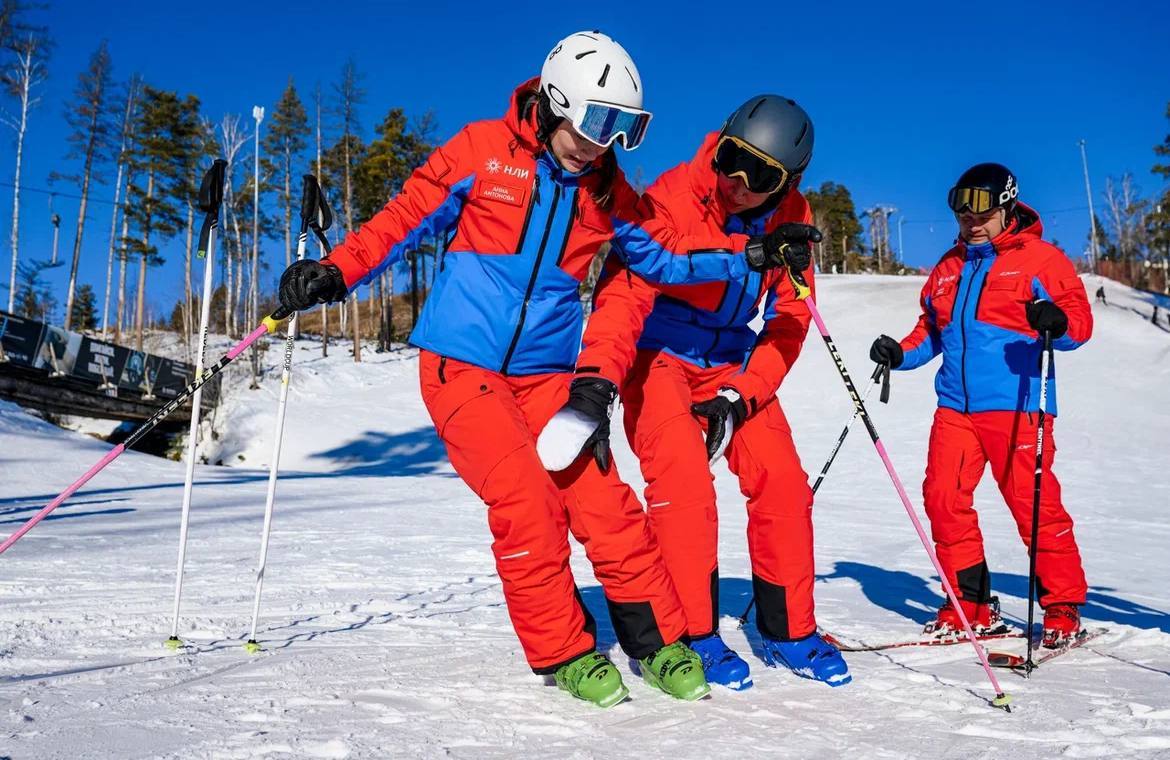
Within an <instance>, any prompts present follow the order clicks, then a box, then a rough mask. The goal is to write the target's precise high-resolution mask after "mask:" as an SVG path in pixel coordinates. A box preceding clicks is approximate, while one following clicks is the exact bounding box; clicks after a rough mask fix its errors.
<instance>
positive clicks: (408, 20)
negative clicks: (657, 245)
mask: <svg viewBox="0 0 1170 760" xmlns="http://www.w3.org/2000/svg"><path fill="white" fill-rule="evenodd" d="M50 2H51V6H50V7H49V9H48V10H47V11H45V12H43V13H41V14H40V17H39V18H40V20H41V21H42V22H43V23H45V24H47V25H48V26H49V28H50V33H51V35H52V37H53V39H54V42H55V44H56V47H55V50H54V52H53V56H52V59H51V60H50V62H49V74H50V78H49V80H48V82H47V83H46V85H45V86H44V87H43V89H42V97H43V100H42V103H41V105H40V107H39V108H38V109H37V110H35V111H34V112H33V113H32V114H31V117H30V129H29V134H28V137H27V141H26V152H25V166H24V171H23V177H22V184H23V185H26V186H31V187H37V188H47V187H48V182H47V177H48V174H49V172H50V171H53V170H58V171H66V170H71V169H72V168H73V167H71V166H69V165H68V164H67V163H66V162H65V161H64V155H65V135H66V126H65V123H64V119H63V117H62V114H63V111H64V109H65V107H66V103H67V102H68V100H69V99H70V96H71V93H72V91H73V89H74V87H75V84H76V80H77V75H78V73H79V72H80V71H81V70H82V69H83V68H84V67H85V65H86V63H87V61H88V59H89V56H90V54H91V53H92V52H93V50H94V49H95V48H96V47H97V45H98V43H99V42H100V41H101V40H102V39H105V40H107V41H108V43H109V46H110V51H111V54H112V57H113V62H114V67H115V76H116V77H117V78H118V79H124V78H126V77H127V76H128V75H129V74H130V73H131V72H134V71H138V72H141V73H142V74H143V75H144V76H145V77H146V79H147V81H148V82H149V83H150V84H152V85H154V86H156V87H160V88H167V89H174V90H178V91H180V92H181V93H187V92H191V93H194V94H196V95H198V96H199V97H200V99H201V100H202V102H203V109H204V113H206V114H207V115H209V116H210V117H211V118H212V119H213V120H216V121H218V119H219V118H220V117H221V116H222V115H223V114H224V113H227V112H231V113H238V114H244V115H250V113H251V108H252V106H253V105H263V106H265V107H266V108H268V110H269V111H270V112H271V109H272V107H273V106H274V104H275V101H276V99H277V98H278V97H279V95H280V92H281V90H282V89H283V87H284V86H285V83H286V81H287V79H288V77H289V76H292V77H293V78H294V80H295V82H296V84H297V86H298V88H299V89H300V90H301V94H302V97H303V98H304V99H305V100H306V101H309V100H310V99H311V97H312V96H311V93H312V90H313V88H314V87H315V86H316V85H317V84H320V85H321V86H322V89H323V91H324V92H326V93H329V92H330V91H331V84H332V82H334V81H335V80H336V79H337V78H338V75H339V72H340V70H341V68H342V66H343V64H344V63H345V61H346V60H347V59H350V58H352V59H353V60H354V61H355V62H356V64H357V66H358V68H359V70H360V71H362V72H363V73H364V74H365V79H364V82H363V84H364V86H365V88H366V90H367V100H366V104H365V105H364V106H363V107H362V108H361V111H360V113H361V118H362V122H363V124H364V125H366V128H367V133H370V132H372V128H373V125H374V124H375V123H376V122H377V121H378V120H380V119H381V117H382V116H383V115H384V114H385V113H386V111H387V110H389V109H390V108H391V107H393V106H403V107H405V108H406V109H407V111H408V112H409V113H421V112H423V111H425V110H426V109H433V110H434V111H435V113H436V115H437V116H438V121H439V134H440V136H441V137H442V138H446V137H449V136H450V135H451V134H452V133H454V132H455V131H456V130H458V129H459V128H460V127H461V126H462V125H463V124H464V123H466V122H467V121H471V120H474V119H481V118H493V117H496V116H499V115H500V114H502V112H503V109H504V108H505V105H506V103H507V98H508V94H509V92H510V91H511V89H512V87H514V86H515V85H516V84H517V83H519V82H520V81H522V80H523V79H525V78H527V77H529V76H532V75H535V74H537V73H539V67H540V64H541V62H542V60H543V56H544V55H545V54H546V53H547V51H548V50H549V49H550V48H551V47H552V45H553V44H554V43H555V42H556V41H557V40H558V39H559V38H561V37H563V36H565V35H566V34H568V33H570V32H573V31H577V30H579V29H591V28H596V29H601V30H602V31H605V32H607V33H609V34H611V35H612V36H614V37H616V38H617V39H618V40H619V41H620V42H622V44H623V45H625V46H626V47H627V48H628V49H629V50H630V52H631V54H632V55H633V56H634V59H635V61H636V62H637V64H638V66H639V69H640V70H641V74H642V79H643V82H644V84H645V88H646V93H647V107H648V108H649V109H650V110H652V111H653V112H654V114H655V116H654V121H653V123H652V125H651V127H650V132H649V135H648V137H647V140H646V143H645V144H644V145H643V146H642V147H641V148H639V149H638V150H637V151H635V152H633V153H629V154H624V155H621V156H620V159H621V161H622V164H623V166H624V167H625V169H626V170H627V172H630V173H632V172H633V171H634V169H635V167H638V166H641V167H642V169H643V171H644V173H645V175H646V176H647V177H648V178H653V177H655V176H657V175H658V174H659V173H660V172H662V171H663V170H665V169H667V168H669V167H670V166H673V165H674V164H676V163H678V162H680V161H683V160H685V159H687V158H689V157H690V156H691V154H692V153H693V151H694V149H695V147H696V145H697V144H698V141H699V140H700V138H701V136H702V135H703V134H704V133H705V132H707V131H709V130H712V129H715V128H717V127H718V126H719V124H720V123H721V122H722V120H723V119H724V118H725V117H726V115H727V114H728V113H729V112H730V111H731V110H732V109H733V108H734V107H735V106H736V105H738V104H739V103H740V102H742V101H743V100H745V99H746V98H748V97H750V96H751V95H753V94H756V93H759V92H777V93H781V94H784V95H787V96H790V97H793V98H795V99H797V100H798V101H799V102H800V103H801V104H802V105H804V106H805V108H806V109H807V110H808V111H809V113H810V114H811V115H812V117H813V119H814V121H815V123H816V129H817V143H816V151H815V154H814V157H813V161H812V165H811V167H810V169H809V171H808V173H807V177H806V182H807V183H808V184H809V185H811V186H816V185H819V184H820V183H821V182H822V181H824V180H833V181H836V182H841V183H844V184H845V185H847V186H848V187H849V188H850V189H851V190H852V191H853V194H854V198H855V200H856V202H857V204H858V207H859V208H864V207H867V206H869V205H873V204H875V203H879V202H880V203H885V204H889V205H893V206H895V207H897V208H898V209H899V210H900V212H901V214H900V215H898V216H895V217H893V219H892V223H893V225H894V227H893V229H894V245H895V246H896V245H897V229H896V225H897V221H898V219H899V218H900V216H902V215H904V218H905V223H904V226H903V232H904V238H905V245H904V248H905V259H906V260H907V261H908V262H909V263H911V264H914V265H926V266H929V265H930V264H931V263H933V262H934V261H935V260H936V259H937V258H938V256H939V255H940V254H941V253H942V252H943V251H944V250H945V249H946V247H947V246H948V244H949V242H950V240H951V239H952V237H953V221H951V218H950V216H949V213H948V210H947V208H946V205H945V197H946V190H947V188H948V187H950V185H951V184H952V183H953V181H954V179H955V178H956V177H957V176H958V174H959V173H961V172H962V170H963V169H965V168H966V167H967V166H969V165H970V164H972V163H976V162H979V161H990V160H994V161H1000V162H1002V163H1005V164H1007V165H1008V166H1010V167H1012V168H1013V169H1014V170H1015V172H1016V174H1017V175H1018V177H1019V179H1020V186H1021V198H1022V199H1024V200H1025V201H1026V202H1028V203H1030V204H1032V205H1034V206H1035V207H1037V208H1038V209H1039V210H1040V211H1041V213H1042V215H1044V216H1045V226H1046V229H1047V231H1048V234H1047V236H1048V238H1049V239H1052V238H1055V239H1056V240H1057V241H1058V242H1059V243H1061V244H1062V245H1063V246H1064V247H1065V248H1066V249H1067V250H1068V251H1069V252H1070V253H1072V254H1079V253H1080V252H1081V250H1082V248H1083V246H1084V243H1085V240H1086V233H1087V230H1088V218H1087V213H1086V211H1085V206H1086V199H1085V191H1084V181H1083V177H1082V174H1081V163H1080V153H1079V150H1078V148H1077V141H1078V140H1080V139H1082V138H1083V139H1085V140H1086V141H1087V145H1088V152H1089V164H1090V171H1091V178H1092V181H1093V186H1094V192H1095V193H1096V198H1095V199H1094V202H1095V203H1098V204H1099V203H1100V201H1099V197H1100V191H1101V190H1102V189H1103V188H1104V181H1105V177H1106V176H1109V175H1113V176H1120V175H1121V174H1122V173H1124V172H1127V171H1130V172H1133V173H1134V175H1135V177H1136V179H1137V182H1138V184H1139V186H1140V187H1141V189H1142V190H1143V191H1144V192H1145V193H1146V194H1147V195H1149V194H1153V193H1154V192H1156V191H1159V190H1160V189H1161V186H1160V180H1159V179H1158V178H1156V177H1155V176H1153V175H1151V174H1150V173H1149V167H1150V165H1151V163H1153V158H1154V156H1153V153H1152V146H1153V145H1154V144H1156V143H1158V142H1160V141H1161V140H1162V138H1163V136H1164V135H1165V134H1166V133H1167V132H1168V131H1170V122H1168V121H1167V119H1166V118H1165V111H1166V105H1167V101H1170V76H1168V74H1170V65H1168V61H1167V53H1166V50H1167V47H1166V42H1165V39H1166V38H1165V33H1166V30H1167V29H1170V4H1167V3H1160V2H1159V3H1154V2H1145V3H1129V2H1114V3H1110V4H1107V5H1106V4H1101V3H1088V2H1063V3H1019V4H1018V7H1015V8H1013V7H1012V5H1013V4H1005V3H986V4H984V3H978V4H974V5H972V4H967V3H963V4H951V3H946V4H944V3H921V4H901V5H899V4H896V3H887V4H881V5H880V6H879V4H874V3H868V2H867V3H862V2H854V0H844V1H842V2H837V3H832V4H829V3H825V4H815V3H805V4H799V5H798V4H793V3H781V2H773V3H752V2H739V3H735V4H734V5H732V4H717V3H705V4H701V5H700V4H686V3H666V2H659V1H658V0H643V1H642V2H637V3H615V2H610V3H583V2H575V3H559V2H544V3H530V4H529V3H517V2H497V3H475V4H461V3H443V2H426V3H397V2H381V3H379V2H337V3H332V4H321V3H306V2H287V1H285V2H275V1H272V0H264V1H262V2H246V1H245V2H238V3H235V4H233V5H220V6H212V7H208V8H204V9H201V8H200V5H199V4H195V3H191V4H184V5H182V6H180V5H179V4H174V3H158V2H144V1H142V0H115V2H110V3H93V2H88V1H86V2H81V1H79V0H72V1H71V2H63V1H62V0H56V1H53V0H50ZM11 106H12V104H11V102H9V103H7V104H6V107H8V108H11ZM12 144H13V142H12V140H11V133H7V134H6V135H5V137H4V138H2V139H0V177H2V178H3V179H4V181H6V182H8V183H10V182H11V178H12V173H13V150H12V148H11V146H12ZM307 160H308V157H306V164H305V169H306V170H307V169H308V168H309V167H308V164H307ZM58 189H59V190H60V191H61V192H71V189H70V188H68V187H64V186H60V185H59V186H58ZM11 192H12V191H11V188H9V187H6V186H4V187H0V227H2V230H0V232H2V233H3V237H2V238H0V240H2V241H3V245H2V246H0V263H2V264H3V266H2V267H0V270H2V271H4V273H5V278H4V279H5V281H6V280H7V276H6V275H7V270H8V266H9V263H10V249H9V246H8V234H7V233H8V229H9V226H10V212H11V197H12V196H11ZM73 192H75V191H73ZM112 195H113V188H112V187H111V186H109V185H107V186H103V187H99V188H98V189H97V190H96V197H97V198H99V199H107V200H108V199H112ZM21 205H22V212H21V231H20V232H21V241H22V242H21V252H22V253H21V255H22V257H23V256H33V257H41V256H43V257H48V255H49V251H50V245H51V227H50V224H49V205H48V196H46V195H43V194H40V193H33V192H27V193H24V194H23V195H22V204H21ZM53 206H54V209H55V210H56V211H57V212H58V213H60V214H61V216H62V225H61V243H60V245H61V255H62V256H63V257H64V256H67V255H68V253H69V252H70V251H71V250H72V244H73V229H74V224H75V219H76V214H77V202H76V201H74V200H71V199H68V198H62V197H60V196H58V197H57V198H55V199H54V200H53ZM91 208H92V209H93V211H92V215H91V221H90V223H89V225H88V226H87V229H86V235H85V238H84V247H83V252H82V255H83V264H82V274H81V279H82V281H83V282H91V283H93V284H94V285H95V286H96V289H97V290H98V293H99V298H100V294H101V287H102V283H103V282H104V271H105V257H106V245H107V239H108V233H109V206H108V205H103V204H94V205H93V206H92V207H91ZM1098 211H1099V212H1100V209H1098ZM282 246H283V242H280V243H279V244H278V243H275V242H274V243H273V244H271V245H270V246H269V251H270V256H271V258H272V260H273V261H275V260H276V259H278V258H279V259H281V260H283V253H282V252H281V247H282ZM164 255H166V257H167V259H168V262H167V264H166V265H165V266H164V267H163V268H162V269H161V270H154V271H152V272H151V278H152V280H153V282H154V283H155V284H157V285H158V287H157V288H155V289H154V291H153V296H152V299H151V300H152V301H153V302H154V303H155V304H157V305H159V306H160V307H161V306H162V305H163V304H166V305H167V307H168V308H169V305H170V304H171V303H173V301H174V299H175V298H176V297H177V296H178V295H179V294H180V293H181V280H180V276H181V258H182V249H181V247H180V246H179V245H178V241H176V244H175V245H173V246H170V247H169V248H167V249H164ZM278 273H279V272H278V268H274V270H273V271H272V272H271V273H270V279H271V280H273V281H275V278H276V277H277V276H278ZM54 276H55V277H63V276H64V275H63V273H61V272H60V270H58V272H57V273H55V275H54Z"/></svg>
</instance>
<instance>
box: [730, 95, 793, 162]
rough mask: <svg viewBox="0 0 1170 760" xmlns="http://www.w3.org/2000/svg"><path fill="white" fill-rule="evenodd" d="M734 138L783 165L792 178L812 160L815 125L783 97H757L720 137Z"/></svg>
mask: <svg viewBox="0 0 1170 760" xmlns="http://www.w3.org/2000/svg"><path fill="white" fill-rule="evenodd" d="M724 135H730V136H731V137H736V138H739V139H740V140H743V141H744V142H746V143H748V144H750V145H752V146H754V147H755V148H758V149H759V150H760V151H762V152H763V153H766V154H768V155H769V156H771V157H772V158H774V159H776V160H777V161H779V162H780V163H781V164H783V165H784V168H785V169H787V170H788V173H789V174H790V175H793V176H795V175H797V174H800V173H801V172H803V171H804V169H805V167H807V166H808V162H809V161H810V160H811V159H812V152H813V124H812V119H810V118H809V116H808V114H807V113H806V112H805V110H804V109H803V108H801V107H800V106H799V105H797V104H796V101H795V100H793V99H791V98H786V97H783V96H782V95H756V96H755V97H753V98H751V99H749V100H748V101H747V102H746V103H744V104H743V105H741V106H740V107H739V108H737V109H736V110H735V113H733V114H731V116H729V117H728V118H727V121H726V122H724V124H723V129H722V130H720V132H719V136H720V137H723V136H724Z"/></svg>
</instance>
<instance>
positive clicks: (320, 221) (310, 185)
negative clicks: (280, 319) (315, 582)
mask: <svg viewBox="0 0 1170 760" xmlns="http://www.w3.org/2000/svg"><path fill="white" fill-rule="evenodd" d="M302 181H303V189H302V192H301V231H300V234H299V235H298V236H297V261H301V260H303V259H304V258H305V246H306V244H307V243H308V240H309V228H310V227H312V228H313V231H314V232H315V233H316V234H317V235H318V236H320V239H324V235H323V233H322V230H324V229H327V228H328V227H329V223H330V222H331V221H332V215H331V214H330V213H329V211H328V210H327V207H326V205H325V200H324V198H323V197H322V195H321V188H320V186H319V185H318V184H317V178H316V177H314V176H313V175H312V174H306V175H305V176H304V178H303V180H302ZM323 209H324V210H323ZM296 334H297V315H296V314H295V313H294V314H293V315H292V319H290V320H289V323H288V337H287V338H286V339H285V341H284V365H283V368H282V369H281V373H280V398H279V400H278V401H277V402H276V431H275V433H274V434H273V441H272V462H271V463H270V464H269V465H268V494H267V497H266V498H265V501H264V529H263V533H262V534H261V537H260V561H259V564H258V566H257V569H256V593H255V596H254V597H253V599H252V628H251V633H250V634H249V636H248V641H247V643H245V644H244V648H245V649H246V650H247V651H249V652H252V653H256V652H259V651H260V644H259V643H257V642H256V625H257V623H258V621H259V619H260V594H261V592H262V590H263V588H264V567H265V565H266V563H267V561H268V539H269V536H270V535H271V533H272V513H273V510H274V507H275V504H276V478H277V474H278V472H279V469H280V448H281V443H282V442H283V440H284V415H285V411H286V410H287V408H288V386H289V380H290V379H291V378H292V355H293V348H294V347H295V336H296Z"/></svg>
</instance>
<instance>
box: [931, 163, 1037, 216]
mask: <svg viewBox="0 0 1170 760" xmlns="http://www.w3.org/2000/svg"><path fill="white" fill-rule="evenodd" d="M1019 194H1020V186H1019V184H1017V183H1016V175H1014V174H1012V172H1011V169H1008V168H1007V167H1006V166H1004V165H1003V164H993V163H986V164H975V165H974V166H972V167H971V168H970V169H968V170H967V171H965V172H963V176H961V177H959V181H958V182H956V183H955V186H954V187H952V188H951V191H950V192H949V193H947V205H948V206H950V207H951V210H952V211H954V212H955V213H956V214H957V213H960V212H962V211H965V210H968V209H970V210H971V211H973V212H975V213H976V214H983V213H986V212H988V211H990V210H992V209H995V208H1002V209H1003V210H1004V213H1005V214H1006V215H1007V217H1008V218H1009V219H1010V218H1011V217H1012V215H1013V214H1014V213H1015V210H1016V198H1017V197H1019Z"/></svg>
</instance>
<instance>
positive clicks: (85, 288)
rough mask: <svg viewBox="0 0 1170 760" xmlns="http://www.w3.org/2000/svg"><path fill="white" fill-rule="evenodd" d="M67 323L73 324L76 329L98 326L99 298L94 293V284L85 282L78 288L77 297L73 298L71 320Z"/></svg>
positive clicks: (92, 328)
mask: <svg viewBox="0 0 1170 760" xmlns="http://www.w3.org/2000/svg"><path fill="white" fill-rule="evenodd" d="M66 324H67V325H72V329H74V330H94V329H96V328H97V298H96V297H95V296H94V294H93V286H92V285H90V284H89V283H84V284H82V285H81V286H80V287H79V288H78V289H77V297H76V298H74V299H73V304H72V305H71V307H70V314H69V321H68V322H67V323H66ZM66 329H70V328H68V327H66Z"/></svg>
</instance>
